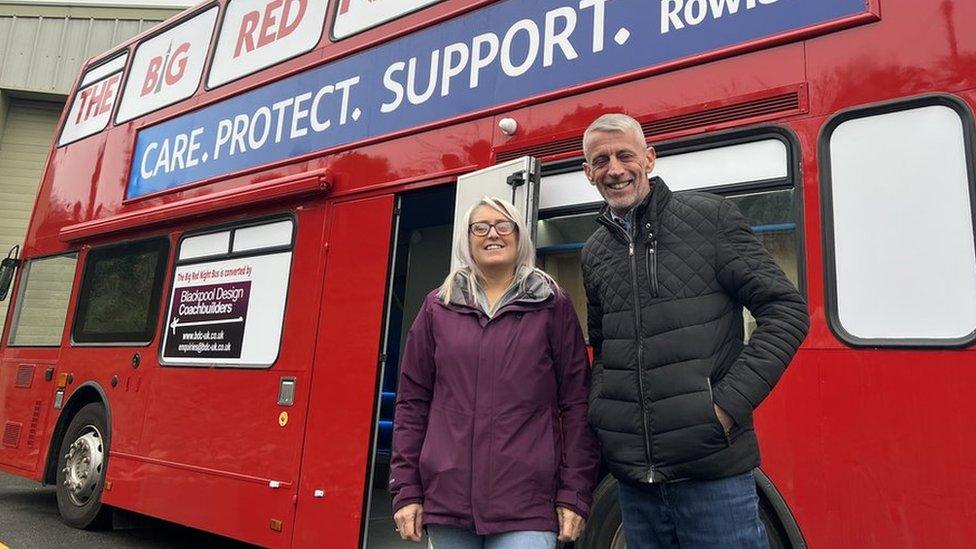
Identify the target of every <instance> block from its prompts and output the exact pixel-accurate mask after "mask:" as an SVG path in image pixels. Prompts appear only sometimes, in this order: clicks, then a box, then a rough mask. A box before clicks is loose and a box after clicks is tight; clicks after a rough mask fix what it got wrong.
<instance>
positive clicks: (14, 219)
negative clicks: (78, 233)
mask: <svg viewBox="0 0 976 549" xmlns="http://www.w3.org/2000/svg"><path fill="white" fill-rule="evenodd" d="M63 107H64V105H63V104H61V103H47V102H41V101H27V100H23V99H11V101H10V105H9V109H8V110H7V120H6V123H5V124H4V125H3V134H2V135H0V252H2V254H3V256H4V257H5V256H6V254H7V251H8V250H10V248H11V247H12V246H13V245H14V244H21V245H23V243H24V234H25V233H26V232H27V223H28V221H30V215H31V212H32V211H33V209H34V197H35V196H36V194H37V186H38V184H39V183H40V180H41V173H42V172H43V171H44V162H45V160H47V153H48V147H50V146H51V138H52V136H53V135H54V130H55V128H56V126H57V124H58V116H59V115H60V114H61V109H62V108H63ZM8 303H10V296H8V297H7V299H6V300H5V301H2V302H0V328H2V327H3V323H4V322H5V321H6V318H7V304H8Z"/></svg>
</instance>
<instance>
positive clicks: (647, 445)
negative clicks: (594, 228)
mask: <svg viewBox="0 0 976 549" xmlns="http://www.w3.org/2000/svg"><path fill="white" fill-rule="evenodd" d="M603 224H604V225H605V226H607V227H608V228H610V229H611V230H614V231H617V232H618V233H623V234H624V236H625V237H626V239H627V244H628V249H629V251H630V274H631V280H632V284H633V286H634V321H635V322H636V324H635V326H634V327H635V332H636V334H637V393H638V398H639V399H640V409H641V424H642V425H643V426H644V455H645V456H647V476H646V477H645V478H644V481H645V482H647V483H648V484H651V483H653V482H654V465H653V463H652V461H651V434H650V431H649V430H648V429H647V410H646V408H645V406H644V345H643V343H642V342H641V332H642V330H641V319H640V289H639V286H638V283H637V257H636V255H635V254H636V252H635V250H634V240H635V239H634V237H633V236H631V235H630V234H628V233H627V231H625V230H624V229H623V227H621V226H620V225H618V224H616V223H614V222H613V221H605V222H604V223H603Z"/></svg>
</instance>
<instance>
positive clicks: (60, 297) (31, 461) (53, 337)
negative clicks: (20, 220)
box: [0, 252, 78, 480]
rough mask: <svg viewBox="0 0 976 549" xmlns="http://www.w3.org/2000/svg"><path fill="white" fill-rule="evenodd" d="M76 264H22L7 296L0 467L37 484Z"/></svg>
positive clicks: (73, 259)
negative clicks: (9, 309)
mask: <svg viewBox="0 0 976 549" xmlns="http://www.w3.org/2000/svg"><path fill="white" fill-rule="evenodd" d="M77 262H78V254H77V253H76V252H72V253H68V254H63V255H55V256H48V257H41V258H35V259H30V260H27V261H26V262H24V263H23V264H22V266H21V267H20V268H19V270H20V271H21V272H20V273H19V281H18V284H17V287H16V289H15V291H16V294H14V292H11V294H10V295H9V296H8V299H11V298H13V302H12V303H11V307H13V311H12V313H11V314H10V315H9V320H8V325H7V326H6V330H5V331H6V337H7V339H6V341H5V342H4V343H5V345H4V346H3V359H2V362H0V414H2V415H0V421H2V426H0V429H2V443H0V465H3V466H5V467H10V468H15V469H17V470H20V471H22V472H23V474H24V475H25V476H31V477H33V478H35V479H38V480H40V479H41V477H42V474H43V472H42V469H43V467H42V466H41V464H40V463H39V458H40V457H41V456H43V455H44V454H45V451H46V447H45V444H44V442H45V441H46V440H47V433H46V425H47V424H48V417H49V416H51V414H52V413H54V414H56V411H54V410H52V403H53V402H54V399H55V392H56V389H55V386H56V384H58V378H59V376H58V375H57V368H58V363H59V359H60V357H61V351H62V349H61V344H62V342H63V340H64V333H65V320H66V318H67V314H68V303H69V299H70V296H71V289H72V287H73V285H74V282H75V278H76V265H77ZM15 295H16V297H14V296H15ZM64 385H67V380H66V379H65V380H64ZM52 423H53V422H52Z"/></svg>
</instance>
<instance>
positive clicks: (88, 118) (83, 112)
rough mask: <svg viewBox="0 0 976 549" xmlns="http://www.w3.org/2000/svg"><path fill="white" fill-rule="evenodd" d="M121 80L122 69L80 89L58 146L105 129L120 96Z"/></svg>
mask: <svg viewBox="0 0 976 549" xmlns="http://www.w3.org/2000/svg"><path fill="white" fill-rule="evenodd" d="M121 81H122V71H119V72H116V73H115V74H112V75H109V76H108V77H106V78H103V79H102V80H98V81H96V82H94V83H93V84H89V85H88V86H85V87H83V88H80V89H79V90H78V93H76V94H75V99H74V101H72V103H71V110H70V111H68V118H67V119H65V121H64V129H63V130H62V131H61V138H60V139H59V140H58V146H61V145H64V144H66V143H71V142H72V141H77V140H79V139H81V138H83V137H88V136H89V135H92V134H94V133H98V132H100V131H102V130H104V129H105V126H107V125H108V120H109V118H110V117H111V116H112V106H114V105H115V100H116V98H117V97H118V92H119V82H121Z"/></svg>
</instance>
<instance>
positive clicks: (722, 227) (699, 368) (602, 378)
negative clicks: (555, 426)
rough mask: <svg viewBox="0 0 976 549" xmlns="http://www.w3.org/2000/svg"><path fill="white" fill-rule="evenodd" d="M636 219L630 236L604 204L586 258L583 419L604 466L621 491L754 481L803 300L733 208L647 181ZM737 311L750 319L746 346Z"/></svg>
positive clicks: (798, 333) (802, 326)
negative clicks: (757, 424)
mask: <svg viewBox="0 0 976 549" xmlns="http://www.w3.org/2000/svg"><path fill="white" fill-rule="evenodd" d="M637 208H638V209H637V211H636V213H635V223H634V227H633V228H632V231H633V233H636V234H635V236H630V235H628V234H627V231H626V230H625V229H624V228H622V227H621V226H620V225H618V224H617V223H615V222H614V221H612V219H611V218H610V215H609V212H608V211H607V209H606V207H604V211H603V213H602V214H601V216H600V218H599V222H600V224H601V226H600V227H599V228H598V229H597V231H596V232H595V233H594V234H593V236H591V237H590V238H589V240H588V241H587V242H586V245H585V247H584V248H583V276H584V280H585V285H586V295H587V301H588V316H589V321H588V325H589V326H588V327H589V334H590V344H591V345H592V346H593V349H594V352H595V358H596V361H595V364H594V370H593V383H592V388H591V393H590V409H589V418H590V424H591V426H592V427H593V428H594V430H595V431H596V433H597V435H598V437H599V439H600V443H601V445H602V446H603V455H604V457H605V459H606V462H607V465H608V466H609V468H610V471H611V472H612V473H613V475H614V476H615V477H617V478H618V479H620V480H622V481H628V482H649V481H653V482H664V481H673V480H681V479H710V478H720V477H725V476H730V475H734V474H739V473H744V472H746V471H749V470H751V469H753V468H754V467H757V466H758V465H759V446H758V444H757V441H756V435H755V432H754V431H753V427H752V412H753V410H754V409H755V408H756V407H757V406H758V405H759V403H760V402H762V400H763V399H764V398H765V397H766V395H768V394H769V392H770V391H771V390H772V388H773V387H774V386H775V385H776V382H777V381H778V380H779V378H780V376H781V375H782V374H783V371H784V370H785V369H786V366H787V365H788V364H789V362H790V359H791V358H792V357H793V354H794V353H795V352H796V350H797V348H798V347H799V346H800V343H801V342H802V341H803V338H804V337H805V336H806V333H807V329H808V327H809V315H808V313H807V307H806V303H805V302H804V299H803V297H802V296H801V295H800V293H799V292H798V291H797V290H796V288H795V287H794V286H793V284H792V283H791V282H790V281H789V279H787V277H786V275H785V274H783V271H782V270H780V268H779V267H778V266H777V265H776V263H775V262H774V261H773V259H772V258H771V257H770V256H769V254H768V253H767V252H766V249H765V248H764V247H763V245H762V244H761V243H760V242H759V241H758V240H757V239H756V237H755V235H753V233H752V230H751V229H750V228H749V225H748V223H747V222H746V220H745V218H744V217H743V216H742V214H741V213H740V212H739V210H738V208H737V207H736V206H735V205H734V204H732V203H731V202H729V201H727V200H725V199H723V198H722V197H719V196H715V195H711V194H706V193H699V192H684V193H679V194H672V193H671V191H670V190H669V189H668V187H667V186H666V185H665V184H664V182H663V181H662V180H661V179H660V178H657V177H655V178H653V179H652V180H651V193H650V195H649V196H648V197H647V198H646V199H645V201H644V203H643V204H641V205H639V206H638V207H637ZM632 242H633V243H632ZM743 306H745V307H746V308H748V309H749V311H750V312H751V313H752V314H753V316H754V317H755V318H756V321H757V328H756V330H755V331H754V332H753V333H752V335H751V337H750V340H749V344H748V345H745V346H744V345H743V326H742V307H743ZM713 403H715V404H718V405H719V406H720V407H721V408H722V409H723V410H725V411H726V412H728V413H729V415H730V416H732V418H733V419H734V420H735V426H734V427H733V428H732V431H731V433H730V434H729V436H726V434H725V432H724V430H723V428H722V425H721V423H720V422H719V420H718V417H717V416H716V415H715V411H714V408H713V406H712V405H713Z"/></svg>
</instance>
